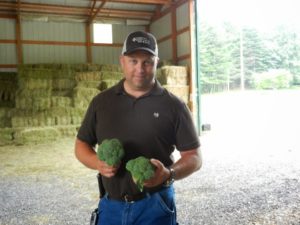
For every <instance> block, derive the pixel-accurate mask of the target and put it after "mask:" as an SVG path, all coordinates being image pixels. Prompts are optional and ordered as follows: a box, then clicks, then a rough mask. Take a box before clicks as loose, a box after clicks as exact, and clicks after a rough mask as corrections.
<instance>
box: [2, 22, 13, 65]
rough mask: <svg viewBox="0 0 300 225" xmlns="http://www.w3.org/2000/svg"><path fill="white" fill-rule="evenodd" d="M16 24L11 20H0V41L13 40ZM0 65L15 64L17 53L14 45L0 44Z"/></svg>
mask: <svg viewBox="0 0 300 225" xmlns="http://www.w3.org/2000/svg"><path fill="white" fill-rule="evenodd" d="M15 26H16V22H15V20H11V19H0V39H2V40H15V36H16V32H15ZM0 63H1V64H16V63H17V52H16V45H15V44H14V43H0Z"/></svg>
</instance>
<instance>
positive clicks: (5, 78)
mask: <svg viewBox="0 0 300 225" xmlns="http://www.w3.org/2000/svg"><path fill="white" fill-rule="evenodd" d="M16 90H17V74H16V73H11V72H0V107H14V101H15V95H16Z"/></svg>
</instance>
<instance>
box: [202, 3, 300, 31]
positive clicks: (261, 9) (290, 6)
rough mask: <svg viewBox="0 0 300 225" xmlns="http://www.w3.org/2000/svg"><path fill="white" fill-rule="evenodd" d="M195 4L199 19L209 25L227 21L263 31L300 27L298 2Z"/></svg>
mask: <svg viewBox="0 0 300 225" xmlns="http://www.w3.org/2000/svg"><path fill="white" fill-rule="evenodd" d="M197 4H198V9H199V12H200V19H203V20H207V21H209V22H210V23H219V22H220V21H229V22H232V23H233V24H236V25H240V26H252V27H256V28H258V29H263V30H266V29H269V28H270V29H271V28H272V27H274V26H275V25H279V24H289V25H291V26H298V27H299V25H300V12H299V10H300V1H299V0H197ZM201 15H202V16H201Z"/></svg>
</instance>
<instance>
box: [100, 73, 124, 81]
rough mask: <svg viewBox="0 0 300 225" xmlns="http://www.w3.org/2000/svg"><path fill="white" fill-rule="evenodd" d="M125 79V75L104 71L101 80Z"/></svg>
mask: <svg viewBox="0 0 300 225" xmlns="http://www.w3.org/2000/svg"><path fill="white" fill-rule="evenodd" d="M122 78H123V73H121V72H112V71H102V72H101V80H118V81H119V80H121V79H122Z"/></svg>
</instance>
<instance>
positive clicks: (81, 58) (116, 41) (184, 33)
mask: <svg viewBox="0 0 300 225" xmlns="http://www.w3.org/2000/svg"><path fill="white" fill-rule="evenodd" d="M173 22H174V21H173ZM175 22H176V30H177V32H178V33H177V39H176V42H177V58H178V60H177V61H178V64H181V65H182V64H186V63H187V64H189V61H190V59H188V60H187V59H186V57H183V58H181V57H182V56H186V55H189V54H190V41H189V40H190V34H189V29H188V28H189V7H188V2H187V3H184V4H182V5H180V6H179V7H178V8H177V9H176V21H175ZM15 25H16V22H15V20H14V19H4V18H0V31H1V32H0V40H2V41H0V64H15V65H16V64H17V54H16V45H15V40H16V33H15V32H16V31H15V29H16V28H15V27H16V26H15ZM21 28H22V30H21V37H22V41H23V42H22V50H23V62H24V63H86V62H87V53H86V46H85V44H86V40H85V38H86V36H85V24H84V23H79V22H74V23H71V22H43V21H29V20H22V21H21ZM145 29H146V27H145V26H126V25H113V45H111V46H110V45H94V44H92V47H91V55H92V62H93V63H107V64H110V63H113V64H118V63H119V54H120V52H121V49H122V47H121V45H122V43H123V41H124V39H125V38H126V36H127V34H128V33H130V32H132V31H135V30H145ZM149 30H150V32H152V33H153V34H154V35H155V36H156V37H157V39H158V46H159V57H160V59H161V60H173V61H174V59H173V57H174V54H173V51H174V50H173V49H172V16H171V12H169V13H167V14H166V15H164V16H163V17H161V18H160V19H158V20H156V21H154V22H153V23H152V24H151V25H150V26H149ZM92 38H93V35H92V27H91V39H92ZM92 42H93V40H91V43H92Z"/></svg>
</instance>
